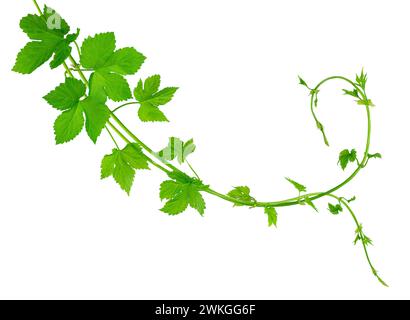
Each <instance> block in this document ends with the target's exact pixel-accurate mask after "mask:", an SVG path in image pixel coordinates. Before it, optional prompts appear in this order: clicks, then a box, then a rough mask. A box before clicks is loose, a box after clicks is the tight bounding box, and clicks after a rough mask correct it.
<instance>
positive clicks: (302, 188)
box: [285, 178, 306, 192]
mask: <svg viewBox="0 0 410 320" xmlns="http://www.w3.org/2000/svg"><path fill="white" fill-rule="evenodd" d="M285 179H286V180H287V181H289V182H290V183H291V184H292V185H293V186H294V187H295V188H296V190H298V191H299V192H306V187H305V186H304V185H302V184H300V183H298V182H296V181H295V180H292V179H290V178H285Z"/></svg>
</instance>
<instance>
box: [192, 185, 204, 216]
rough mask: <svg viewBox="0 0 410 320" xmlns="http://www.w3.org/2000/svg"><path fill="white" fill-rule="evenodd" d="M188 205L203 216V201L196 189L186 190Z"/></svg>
mask: <svg viewBox="0 0 410 320" xmlns="http://www.w3.org/2000/svg"><path fill="white" fill-rule="evenodd" d="M188 203H189V205H190V207H191V208H193V209H195V210H196V211H198V212H199V214H200V215H201V216H203V215H204V213H205V209H206V204H205V200H204V198H203V197H202V195H201V194H200V193H199V192H198V191H197V189H196V188H193V187H190V188H189V189H188Z"/></svg>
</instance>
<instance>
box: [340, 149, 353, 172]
mask: <svg viewBox="0 0 410 320" xmlns="http://www.w3.org/2000/svg"><path fill="white" fill-rule="evenodd" d="M356 159H357V152H356V150H355V149H352V150H350V151H349V150H348V149H345V150H343V151H341V152H340V154H339V162H338V163H339V164H340V166H341V167H342V169H343V170H344V169H346V167H347V165H348V164H349V162H355V161H356Z"/></svg>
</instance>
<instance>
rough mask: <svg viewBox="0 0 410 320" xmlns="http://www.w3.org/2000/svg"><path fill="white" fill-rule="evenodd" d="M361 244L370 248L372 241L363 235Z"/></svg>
mask: <svg viewBox="0 0 410 320" xmlns="http://www.w3.org/2000/svg"><path fill="white" fill-rule="evenodd" d="M362 242H363V244H364V245H365V246H372V245H373V240H372V239H370V238H369V237H368V236H366V235H364V234H363V237H362Z"/></svg>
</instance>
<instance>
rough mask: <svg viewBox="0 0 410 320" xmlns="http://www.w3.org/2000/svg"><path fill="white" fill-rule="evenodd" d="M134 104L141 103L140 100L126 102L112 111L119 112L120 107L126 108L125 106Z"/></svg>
mask: <svg viewBox="0 0 410 320" xmlns="http://www.w3.org/2000/svg"><path fill="white" fill-rule="evenodd" d="M133 104H139V102H136V101H133V102H127V103H124V104H123V105H120V106H119V107H117V108H115V109H114V110H112V113H114V112H117V111H118V110H120V109H122V108H124V107H126V106H130V105H133Z"/></svg>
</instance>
